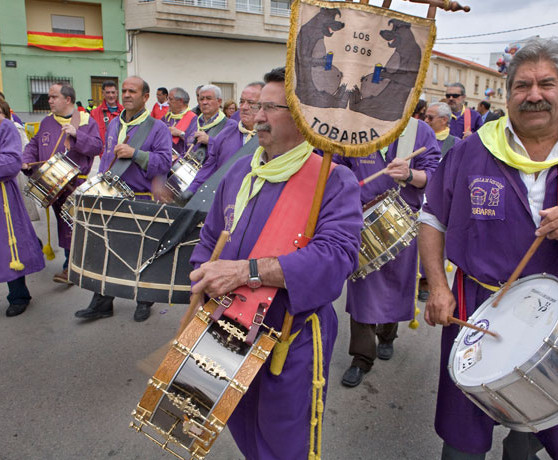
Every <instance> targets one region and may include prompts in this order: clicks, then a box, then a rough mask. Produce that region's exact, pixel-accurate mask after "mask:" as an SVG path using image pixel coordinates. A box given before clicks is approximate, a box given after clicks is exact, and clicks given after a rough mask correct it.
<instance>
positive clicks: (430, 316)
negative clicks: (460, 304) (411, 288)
mask: <svg viewBox="0 0 558 460" xmlns="http://www.w3.org/2000/svg"><path fill="white" fill-rule="evenodd" d="M455 305H456V303H455V298H454V297H453V293H452V292H451V290H450V289H449V287H447V286H440V287H438V288H434V289H432V288H431V289H430V295H429V296H428V300H427V302H426V309H425V311H424V320H425V321H426V322H427V323H428V324H430V325H431V326H435V325H436V324H442V325H444V326H448V325H449V323H448V316H453V312H454V311H455Z"/></svg>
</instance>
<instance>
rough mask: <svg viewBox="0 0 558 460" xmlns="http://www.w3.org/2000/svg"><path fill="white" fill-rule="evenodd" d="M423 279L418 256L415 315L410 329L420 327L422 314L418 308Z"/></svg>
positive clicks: (410, 322)
mask: <svg viewBox="0 0 558 460" xmlns="http://www.w3.org/2000/svg"><path fill="white" fill-rule="evenodd" d="M421 277H422V275H421V273H420V256H419V255H418V254H417V278H416V284H415V313H414V317H413V319H412V320H411V321H409V327H410V328H411V329H417V328H418V327H419V326H420V323H419V322H418V319H417V316H418V315H419V314H420V308H419V307H418V291H419V283H420V279H421Z"/></svg>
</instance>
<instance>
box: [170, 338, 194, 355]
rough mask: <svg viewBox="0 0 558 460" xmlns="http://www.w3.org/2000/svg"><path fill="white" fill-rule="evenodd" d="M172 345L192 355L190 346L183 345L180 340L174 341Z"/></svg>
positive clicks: (181, 351)
mask: <svg viewBox="0 0 558 460" xmlns="http://www.w3.org/2000/svg"><path fill="white" fill-rule="evenodd" d="M172 346H173V347H174V348H175V350H177V351H179V352H180V353H182V354H183V355H184V356H190V354H191V350H190V349H189V348H188V347H186V346H184V345H182V344H181V343H180V342H179V341H178V340H175V341H174V342H172Z"/></svg>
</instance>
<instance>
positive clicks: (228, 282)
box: [190, 260, 250, 298]
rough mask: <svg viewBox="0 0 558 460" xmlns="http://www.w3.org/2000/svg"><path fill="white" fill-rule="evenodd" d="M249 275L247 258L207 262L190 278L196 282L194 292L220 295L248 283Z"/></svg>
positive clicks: (211, 295)
mask: <svg viewBox="0 0 558 460" xmlns="http://www.w3.org/2000/svg"><path fill="white" fill-rule="evenodd" d="M249 276H250V268H249V263H248V261H247V260H217V261H215V262H206V263H204V264H202V265H201V267H200V268H198V269H197V270H194V271H192V272H191V273H190V279H191V280H192V281H194V282H195V283H196V284H195V285H194V286H192V293H201V292H205V293H206V294H207V295H208V296H210V297H213V298H215V297H219V296H222V295H225V294H228V293H229V292H231V291H233V290H234V289H236V288H237V287H238V286H242V285H244V284H246V283H247V282H248V278H249Z"/></svg>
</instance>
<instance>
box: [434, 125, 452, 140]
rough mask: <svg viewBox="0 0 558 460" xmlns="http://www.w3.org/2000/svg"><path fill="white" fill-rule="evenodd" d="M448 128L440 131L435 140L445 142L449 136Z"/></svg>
mask: <svg viewBox="0 0 558 460" xmlns="http://www.w3.org/2000/svg"><path fill="white" fill-rule="evenodd" d="M449 131H450V130H449V128H446V129H442V131H440V132H438V133H436V139H438V140H439V141H445V140H446V139H447V138H448V136H449Z"/></svg>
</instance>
